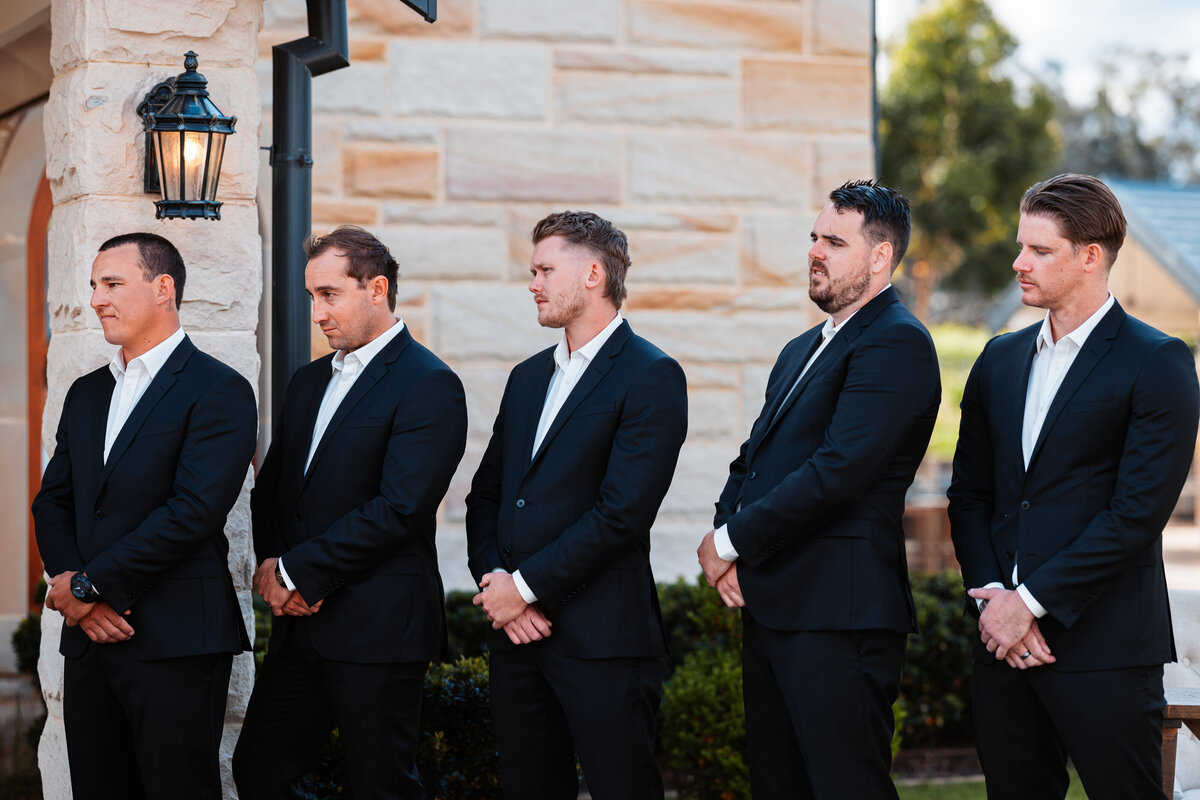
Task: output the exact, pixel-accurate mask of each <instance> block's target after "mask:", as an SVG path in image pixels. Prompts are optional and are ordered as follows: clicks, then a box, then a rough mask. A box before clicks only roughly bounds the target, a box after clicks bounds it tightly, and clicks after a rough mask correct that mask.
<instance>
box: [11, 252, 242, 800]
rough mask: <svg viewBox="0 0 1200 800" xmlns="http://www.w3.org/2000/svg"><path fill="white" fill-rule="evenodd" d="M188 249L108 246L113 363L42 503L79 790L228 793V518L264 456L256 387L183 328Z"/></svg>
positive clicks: (97, 295) (99, 311) (74, 410)
mask: <svg viewBox="0 0 1200 800" xmlns="http://www.w3.org/2000/svg"><path fill="white" fill-rule="evenodd" d="M184 279H185V271H184V265H183V259H182V258H180V256H179V251H177V250H176V249H175V247H174V245H172V244H171V243H170V242H168V241H167V240H166V239H164V238H162V237H161V236H156V235H154V234H150V233H133V234H126V235H123V236H117V237H114V238H112V239H109V240H108V241H107V242H105V243H104V244H103V245H101V246H100V252H99V254H98V255H97V256H96V259H95V261H94V262H93V265H92V277H91V286H92V300H91V305H92V308H93V309H94V310H95V311H96V315H97V316H98V317H99V318H100V325H101V327H102V328H103V329H104V338H105V339H106V340H107V341H108V342H109V343H111V344H115V345H118V346H119V347H120V350H118V351H117V353H116V355H114V356H113V360H112V363H110V364H108V365H106V366H104V367H101V368H100V369H98V370H96V371H95V372H92V373H89V374H87V375H85V376H83V377H82V378H79V379H78V380H76V381H75V383H74V384H73V385H72V386H71V388H70V390H69V391H68V392H67V396H66V399H65V400H64V401H63V409H62V416H61V417H60V419H59V424H58V433H57V445H56V447H55V450H54V456H53V458H51V459H50V463H49V464H48V465H47V467H46V471H45V474H44V475H43V476H42V487H41V491H39V492H38V494H37V497H36V498H34V501H33V518H34V528H35V531H36V534H37V542H38V549H39V550H40V551H41V554H42V559H43V561H44V562H45V565H46V572H47V574H48V575H51V576H53V577H51V578H50V591H49V594H47V596H46V607H47V608H49V609H51V610H54V611H58V612H59V613H60V614H62V616H63V617H64V619H65V623H66V627H64V628H63V632H62V640H61V643H60V651H61V652H62V654H63V656H64V657H65V674H64V688H63V716H64V722H65V724H66V735H67V758H68V760H69V762H70V765H71V787H72V792H73V794H74V797H75V798H76V800H87V798H114V799H115V798H122V799H124V798H146V797H148V798H167V797H171V798H176V797H185V798H206V799H208V800H215V798H219V797H220V796H221V785H220V774H219V768H218V749H219V747H220V743H221V730H222V725H223V723H224V717H225V697H226V692H227V691H228V688H229V673H230V669H231V665H232V663H233V654H234V653H239V652H242V651H244V650H247V649H249V646H250V642H249V640H248V638H247V637H246V630H245V627H244V625H243V623H242V616H241V611H240V610H239V606H238V601H237V596H236V595H235V593H234V588H233V581H232V579H231V578H230V574H229V567H228V565H227V563H226V559H227V556H228V553H229V542H228V540H227V539H226V538H225V533H224V528H225V518H226V516H227V515H228V513H229V510H230V509H231V508H232V507H233V504H234V502H236V500H237V496H238V492H239V491H240V489H241V487H242V484H243V483H244V482H245V479H246V468H247V467H248V466H249V465H250V459H251V458H252V457H253V455H254V442H255V438H256V436H257V420H256V414H255V408H254V392H253V390H252V389H251V388H250V384H249V383H248V382H247V381H246V379H245V378H243V377H242V376H241V375H239V374H238V373H237V372H235V371H234V370H232V369H231V368H229V367H228V366H226V365H224V364H222V363H221V362H219V361H217V360H216V359H214V358H212V357H211V356H208V355H206V354H205V353H202V352H200V351H199V350H197V349H196V346H195V345H194V344H192V342H191V339H189V338H188V337H187V336H186V335H185V334H184V332H183V329H182V328H181V327H180V326H179V303H180V302H181V301H182V300H183V285H184Z"/></svg>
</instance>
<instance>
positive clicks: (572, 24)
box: [479, 0, 620, 42]
mask: <svg viewBox="0 0 1200 800" xmlns="http://www.w3.org/2000/svg"><path fill="white" fill-rule="evenodd" d="M619 6H620V2H619V0H591V2H589V3H588V7H587V12H586V13H580V7H579V5H578V4H577V3H564V2H562V0H500V2H496V0H483V2H481V3H480V4H479V34H480V36H481V37H482V38H485V39H491V38H513V39H544V40H547V41H551V42H569V41H592V42H613V41H615V40H616V38H617V17H618V7H619Z"/></svg>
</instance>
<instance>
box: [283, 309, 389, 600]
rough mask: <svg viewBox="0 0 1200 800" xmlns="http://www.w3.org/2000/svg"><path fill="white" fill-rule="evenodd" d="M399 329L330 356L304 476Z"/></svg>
mask: <svg viewBox="0 0 1200 800" xmlns="http://www.w3.org/2000/svg"><path fill="white" fill-rule="evenodd" d="M402 330H404V320H402V319H397V320H396V322H395V324H394V325H392V327H390V328H388V329H387V330H386V331H384V332H383V333H381V334H379V335H378V336H376V337H375V338H374V339H372V340H371V341H369V342H367V343H366V344H364V345H363V346H362V347H359V348H358V349H357V350H352V351H351V352H349V353H347V352H346V351H345V350H338V351H337V352H336V353H334V355H333V363H332V365H331V366H332V369H331V372H332V373H333V374H332V375H331V376H330V378H329V383H328V384H327V385H326V386H325V395H324V397H322V398H321V407H320V409H318V410H317V422H316V424H315V425H314V426H313V435H312V444H310V445H309V447H308V458H307V459H305V461H304V471H305V473H307V472H308V468H309V466H310V465H311V464H312V460H313V455H314V454H315V453H316V452H317V445H318V444H320V443H321V438H322V437H323V436H324V435H325V429H326V428H328V427H329V421H330V420H331V419H333V415H334V414H336V413H337V410H338V406H340V405H341V404H342V400H344V399H345V398H346V395H347V394H349V393H350V389H351V387H353V386H354V382H355V381H357V380H358V378H359V376H360V375H362V374H363V372H364V371H365V370H366V369H367V365H368V364H370V363H371V360H372V359H373V358H375V356H377V355H379V352H380V351H381V350H383V348H385V347H387V346H388V343H389V342H391V341H392V340H393V339H395V338H396V336H397V335H399V333H400V331H402ZM277 565H278V567H279V574H280V575H282V576H283V582H284V583H285V584H287V588H288V589H289V590H291V591H295V589H296V584H294V583H292V579H291V578H290V577H288V574H287V570H286V569H284V567H283V559H282V558H280V559H279V561H278V564H277Z"/></svg>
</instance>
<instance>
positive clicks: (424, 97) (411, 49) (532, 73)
mask: <svg viewBox="0 0 1200 800" xmlns="http://www.w3.org/2000/svg"><path fill="white" fill-rule="evenodd" d="M548 62H549V58H548V56H547V54H546V51H545V50H544V49H542V48H536V47H522V46H515V45H492V46H483V45H471V44H459V43H441V42H438V43H430V44H424V43H420V44H417V43H414V42H402V43H397V44H394V45H392V75H391V77H392V110H393V111H394V112H395V113H397V114H408V115H422V116H424V115H435V116H444V117H490V118H496V119H542V118H543V117H545V116H546V93H545V86H546V78H547V71H548V69H549V63H548Z"/></svg>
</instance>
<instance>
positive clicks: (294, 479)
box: [233, 226, 467, 800]
mask: <svg viewBox="0 0 1200 800" xmlns="http://www.w3.org/2000/svg"><path fill="white" fill-rule="evenodd" d="M305 254H306V255H307V256H308V259H309V261H308V266H307V268H306V269H305V272H304V275H305V288H306V289H307V290H308V294H309V295H310V296H311V297H312V302H313V322H315V323H316V324H317V325H319V326H320V327H321V331H322V332H323V333H324V334H325V336H326V337H327V338H328V340H329V344H330V346H331V347H333V348H334V349H335V350H336V351H337V352H336V353H334V354H332V355H328V356H325V357H323V358H319V359H317V360H316V361H314V362H312V363H311V364H308V365H306V366H304V367H301V368H300V369H299V370H297V371H296V374H295V376H293V378H292V381H291V384H290V385H289V386H288V390H287V395H286V397H285V398H284V401H283V408H282V411H281V415H280V419H279V426H278V433H277V434H276V436H275V439H274V441H273V442H272V443H271V448H270V450H269V451H268V452H267V457H266V459H265V460H264V461H263V464H262V468H261V469H260V470H259V473H258V480H257V482H256V484H255V487H254V492H253V495H252V499H251V506H252V511H253V518H254V548H255V551H256V553H257V554H258V557H259V558H260V559H262V562H261V564H260V566H259V568H258V571H257V572H256V573H255V576H254V587H255V591H256V592H258V593H260V594H261V595H262V597H263V599H264V600H266V602H267V603H268V604H269V605H270V606H271V609H272V611H273V612H274V614H275V615H276V616H275V622H274V625H273V627H272V630H271V640H270V645H269V649H268V652H267V656H266V659H265V660H264V662H263V665H262V670H261V672H260V673H259V676H258V681H257V683H256V684H255V687H254V693H253V694H252V695H251V698H250V704H249V707H248V709H247V711H246V722H245V725H244V726H243V727H242V735H241V739H240V740H239V741H238V745H237V749H236V751H235V753H234V757H233V774H234V779H235V780H236V782H237V786H238V794H239V795H240V797H241V798H242V800H255V799H256V798H268V797H270V798H276V797H300V794H299V793H298V792H297V791H296V790H295V789H294V788H293V786H292V784H293V783H294V782H295V781H296V780H297V779H299V778H300V777H302V776H303V775H304V774H305V773H307V772H308V770H309V769H310V768H311V767H312V766H314V765H315V764H316V762H317V760H318V759H319V758H320V755H321V752H322V748H323V746H324V744H325V742H326V740H327V739H328V736H329V732H330V730H331V729H332V728H333V727H334V726H335V725H336V726H337V727H338V730H339V733H340V736H341V741H342V743H343V744H344V745H345V753H346V771H347V775H348V778H349V782H350V788H351V790H352V791H353V792H354V795H355V796H356V797H373V798H421V797H424V796H425V795H424V792H423V791H422V788H421V784H420V782H419V780H418V779H417V773H416V765H415V759H416V750H417V735H418V721H419V720H418V718H419V711H420V702H421V686H422V682H423V680H424V676H425V670H426V667H427V666H428V664H429V661H430V660H432V659H435V658H441V657H443V656H444V654H445V652H446V620H445V611H444V604H443V590H442V580H441V576H440V574H439V573H438V562H437V548H436V545H435V543H434V532H435V528H436V523H437V508H438V504H439V503H440V502H441V500H442V497H443V495H445V493H446V488H447V487H448V486H449V484H450V478H451V476H452V475H453V474H454V469H455V467H457V466H458V461H459V459H460V458H462V454H463V449H464V447H465V446H466V429H467V414H466V403H465V400H464V396H463V388H462V383H461V382H460V381H459V379H458V376H456V375H455V374H454V373H453V372H451V371H450V368H449V367H447V366H446V365H445V364H444V363H442V361H441V360H439V359H438V358H437V357H436V356H435V355H434V354H433V353H431V352H430V351H429V350H427V349H426V348H425V347H423V346H421V345H420V344H419V343H417V342H416V341H415V340H414V339H413V337H412V335H411V334H410V333H409V332H408V330H407V329H406V327H405V325H404V323H403V321H401V320H398V319H397V318H396V316H395V313H394V312H395V308H396V291H397V286H396V281H397V278H398V277H399V276H398V267H397V264H396V261H395V259H394V258H393V257H392V255H391V253H390V252H389V251H388V249H387V247H385V246H384V245H383V244H382V243H381V242H380V241H379V240H378V239H376V238H375V237H374V236H372V235H371V234H370V233H368V232H367V231H365V230H362V229H361V228H355V227H352V226H345V227H341V228H338V229H337V230H335V231H334V232H333V233H331V234H329V235H328V236H325V237H319V238H318V237H313V238H311V239H309V240H308V241H307V242H305Z"/></svg>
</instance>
